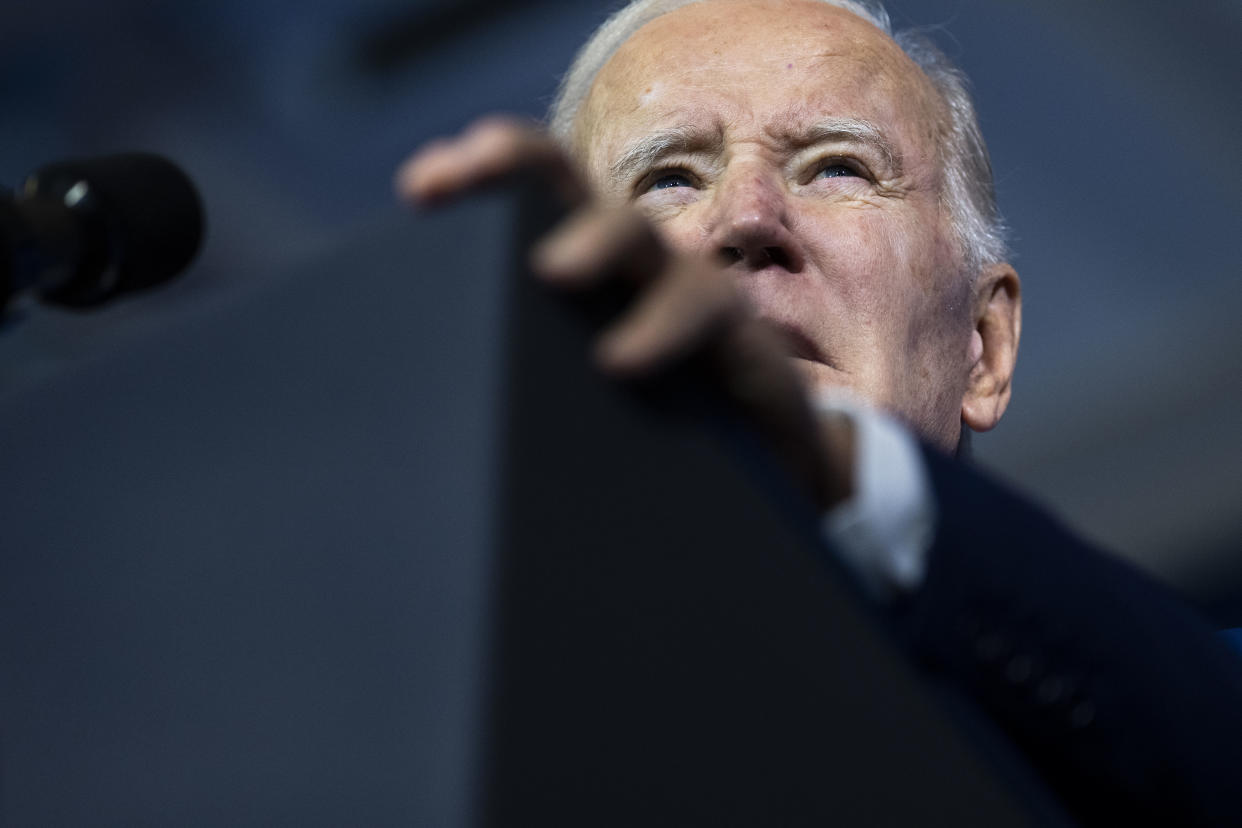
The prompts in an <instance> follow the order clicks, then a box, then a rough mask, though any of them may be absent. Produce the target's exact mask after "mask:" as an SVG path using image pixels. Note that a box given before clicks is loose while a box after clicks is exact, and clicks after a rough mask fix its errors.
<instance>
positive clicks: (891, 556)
mask: <svg viewBox="0 0 1242 828" xmlns="http://www.w3.org/2000/svg"><path fill="white" fill-rule="evenodd" d="M814 402H815V407H816V409H817V411H819V412H820V413H821V414H837V415H839V414H844V415H845V416H848V417H849V418H850V419H851V420H852V421H853V423H854V494H853V495H852V496H851V497H850V498H849V499H848V500H846V501H845V502H844V503H841V504H840V505H838V506H837V507H835V508H834V509H833V510H832V511H831V512H829V513H827V514H826V515H824V517H823V520H822V522H821V527H822V531H823V533H824V537H825V538H826V539H827V540H828V542H829V544H830V545H831V546H832V548H833V549H834V550H835V551H836V552H837V554H838V556H839V557H840V558H841V560H842V561H843V562H844V563H845V565H846V567H847V568H849V569H850V570H851V571H852V572H853V573H854V574H855V575H856V576H857V577H858V579H859V580H860V581H861V582H862V585H863V587H864V589H866V591H867V592H868V593H869V594H870V595H871V597H872V598H874V599H876V600H878V601H881V602H883V603H891V602H892V601H894V600H895V599H896V598H897V597H899V596H900V595H903V594H908V593H912V592H914V591H915V590H917V589H918V588H919V587H920V586H921V585H922V583H923V579H924V577H925V576H926V572H927V554H928V550H929V549H930V548H931V544H932V541H933V539H934V538H935V531H936V506H935V501H934V500H933V498H932V492H931V482H930V481H929V479H928V476H927V469H926V468H925V466H924V464H923V458H922V456H921V454H920V451H919V446H918V442H917V441H916V440H915V438H914V437H913V436H912V435H911V434H910V432H909V431H907V430H906V429H905V428H903V427H902V426H901V425H899V424H898V423H897V422H896V421H894V420H893V419H891V418H890V417H888V416H886V415H884V414H882V413H880V412H878V411H876V410H874V409H871V408H868V407H866V406H865V405H863V404H862V403H860V402H858V401H857V400H856V399H855V398H853V397H852V396H849V395H847V394H845V393H843V392H841V391H838V390H831V391H827V392H824V393H821V394H820V395H819V396H818V397H817V398H816V399H815V401H814Z"/></svg>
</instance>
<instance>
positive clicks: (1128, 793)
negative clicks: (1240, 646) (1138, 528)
mask: <svg viewBox="0 0 1242 828" xmlns="http://www.w3.org/2000/svg"><path fill="white" fill-rule="evenodd" d="M924 455H925V460H926V463H927V469H928V473H929V477H930V480H931V484H932V489H933V491H934V496H935V501H936V507H937V511H938V525H937V529H936V534H935V537H934V540H933V542H932V546H931V548H930V551H929V555H928V560H927V569H926V576H925V580H924V582H923V584H922V587H921V588H919V589H918V590H916V591H915V592H914V593H912V594H910V595H908V596H906V597H905V598H904V599H903V601H902V602H901V603H900V604H899V605H898V606H897V607H894V611H895V613H896V618H897V623H898V627H899V631H900V633H901V635H902V636H903V637H904V638H905V639H906V640H907V643H908V644H909V646H910V647H911V648H912V650H913V652H914V654H915V656H916V658H917V660H918V661H919V662H920V663H921V664H922V665H923V667H924V668H925V669H927V670H929V671H931V672H933V673H935V674H938V675H939V676H940V677H941V678H943V679H944V680H945V681H946V683H948V684H949V685H950V686H952V687H954V688H956V690H958V691H960V692H961V693H962V694H964V695H966V696H967V697H968V698H970V699H971V700H972V701H973V702H974V703H975V704H976V705H978V706H980V707H982V708H983V710H984V711H985V712H986V713H987V714H988V715H989V717H990V718H991V719H992V720H993V721H994V722H996V723H997V724H998V725H999V726H1000V728H1001V729H1002V730H1003V731H1004V732H1005V733H1006V734H1008V736H1009V738H1010V739H1011V740H1012V741H1013V742H1014V743H1015V744H1016V745H1017V746H1018V747H1019V748H1020V749H1021V750H1022V752H1023V753H1024V754H1025V755H1026V756H1027V757H1028V758H1029V759H1030V760H1031V761H1032V764H1033V765H1034V766H1035V768H1036V769H1037V771H1038V772H1039V773H1040V774H1041V775H1042V776H1043V777H1044V778H1045V780H1046V781H1047V782H1048V783H1049V784H1050V786H1051V787H1052V788H1053V789H1054V790H1056V791H1057V792H1058V793H1059V794H1060V795H1061V797H1062V799H1063V801H1064V804H1065V806H1066V807H1067V809H1068V810H1070V811H1071V812H1072V813H1074V814H1075V815H1076V816H1078V817H1079V818H1080V819H1083V820H1084V822H1086V823H1089V824H1095V823H1102V822H1105V821H1106V822H1107V823H1108V824H1143V825H1146V824H1162V825H1174V824H1176V825H1225V824H1230V825H1237V824H1242V794H1240V793H1239V791H1240V790H1242V658H1239V656H1238V654H1237V653H1236V651H1234V650H1233V649H1232V648H1231V647H1229V646H1228V644H1227V643H1226V642H1225V641H1224V640H1223V639H1222V638H1221V637H1220V636H1218V635H1217V634H1216V633H1215V632H1214V631H1213V630H1212V629H1211V628H1210V626H1209V625H1208V624H1207V622H1206V621H1205V620H1204V619H1202V618H1201V617H1199V616H1198V615H1197V614H1196V613H1195V612H1194V611H1193V610H1191V609H1190V608H1189V607H1187V606H1186V605H1185V604H1183V603H1182V602H1181V601H1180V600H1178V599H1177V598H1176V597H1175V596H1174V595H1172V594H1171V593H1170V592H1169V591H1168V590H1167V589H1165V588H1163V587H1161V586H1160V585H1158V584H1156V583H1155V582H1154V581H1152V580H1150V579H1149V578H1147V577H1145V576H1144V575H1142V574H1141V573H1139V572H1138V571H1136V570H1135V569H1133V568H1132V567H1130V566H1128V565H1126V564H1124V563H1122V562H1121V561H1119V560H1117V559H1114V558H1112V557H1110V556H1108V555H1106V554H1103V553H1101V552H1099V551H1097V550H1095V549H1093V548H1091V547H1090V546H1089V545H1087V544H1086V543H1084V542H1083V541H1082V540H1080V539H1078V538H1076V537H1075V536H1074V535H1073V534H1071V533H1070V532H1068V531H1067V530H1065V529H1064V528H1063V527H1062V526H1061V525H1059V524H1058V523H1057V522H1056V521H1055V520H1053V519H1052V518H1050V517H1049V516H1048V515H1046V514H1045V513H1043V512H1042V511H1040V510H1039V509H1037V508H1035V507H1034V506H1032V505H1030V504H1029V503H1028V502H1026V501H1025V500H1023V499H1021V498H1019V497H1017V496H1015V495H1013V494H1011V493H1010V492H1009V491H1007V490H1006V489H1005V488H1004V487H1003V486H1001V485H999V484H997V483H995V482H993V481H990V480H988V479H987V478H986V477H985V476H984V475H982V474H980V473H978V472H976V471H974V470H972V469H968V468H966V467H965V466H963V465H961V464H959V463H957V462H955V461H953V460H950V459H948V458H945V457H943V456H941V455H939V454H937V453H936V452H934V451H932V450H926V449H925V450H924Z"/></svg>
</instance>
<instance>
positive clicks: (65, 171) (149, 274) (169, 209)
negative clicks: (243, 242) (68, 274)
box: [22, 153, 205, 306]
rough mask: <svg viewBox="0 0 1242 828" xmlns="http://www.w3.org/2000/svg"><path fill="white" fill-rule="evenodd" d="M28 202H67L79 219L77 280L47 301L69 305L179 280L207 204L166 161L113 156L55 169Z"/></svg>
mask: <svg viewBox="0 0 1242 828" xmlns="http://www.w3.org/2000/svg"><path fill="white" fill-rule="evenodd" d="M22 197H23V198H25V199H35V198H38V199H51V200H55V201H58V202H61V203H63V204H64V205H65V206H66V207H67V208H68V209H69V210H70V211H71V212H72V213H73V214H74V215H75V217H76V218H77V220H78V226H79V233H80V234H81V241H82V244H81V250H82V252H81V254H80V258H79V263H78V267H77V272H76V274H75V276H74V278H72V279H71V280H69V281H68V282H66V283H64V284H61V285H58V286H56V287H55V288H53V289H51V290H49V291H46V292H45V293H44V298H45V299H47V300H49V301H53V302H57V303H60V304H65V305H74V306H85V305H95V304H99V303H101V302H105V301H107V300H109V299H111V298H112V297H114V296H116V295H117V294H120V293H126V292H129V291H133V290H142V289H144V288H148V287H151V286H153V285H156V284H159V283H160V282H163V281H166V280H168V279H171V278H172V277H173V276H176V275H177V274H178V273H180V272H181V271H182V270H184V269H185V267H186V266H187V265H189V263H190V262H191V261H192V260H193V259H194V256H195V255H196V254H197V253H198V250H199V247H200V246H201V244H202V239H203V231H204V223H205V222H204V215H203V207H202V200H201V199H200V198H199V195H198V191H197V190H196V189H195V187H194V184H193V182H191V181H190V179H189V177H188V176H187V175H186V174H185V173H184V172H182V171H181V169H180V168H179V167H177V166H176V165H175V164H173V163H172V162H171V161H169V160H168V159H166V158H163V157H161V156H159V155H152V154H149V153H126V154H122V155H108V156H102V157H99V158H91V159H85V160H81V161H65V162H59V163H55V164H49V165H47V166H44V167H41V168H39V169H38V170H36V171H35V172H34V173H33V174H32V175H31V176H30V177H29V178H28V179H27V180H26V183H25V187H24V188H23V193H22Z"/></svg>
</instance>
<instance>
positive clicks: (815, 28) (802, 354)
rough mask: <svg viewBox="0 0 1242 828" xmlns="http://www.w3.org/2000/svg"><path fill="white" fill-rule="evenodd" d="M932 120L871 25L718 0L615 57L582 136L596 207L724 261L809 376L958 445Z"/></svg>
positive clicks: (952, 285)
mask: <svg viewBox="0 0 1242 828" xmlns="http://www.w3.org/2000/svg"><path fill="white" fill-rule="evenodd" d="M941 117H942V115H941V109H940V104H939V101H938V99H937V97H936V95H935V92H934V91H933V90H932V89H931V87H930V84H929V82H928V81H927V80H926V78H925V77H924V75H923V74H922V73H921V72H920V70H919V69H918V68H917V67H916V66H915V65H914V64H913V63H912V62H911V61H910V60H909V59H908V58H907V57H906V56H905V55H904V54H903V53H902V52H901V50H900V49H899V48H898V47H897V46H896V44H894V43H893V42H892V41H891V40H889V39H888V38H887V37H886V36H885V35H884V34H882V33H881V32H880V31H879V30H878V29H876V28H874V27H873V26H872V25H871V24H869V23H867V22H866V21H864V20H862V19H860V18H858V17H856V16H854V15H852V14H850V13H848V12H845V11H843V10H841V9H837V8H835V7H832V6H829V5H826V4H824V3H819V2H813V0H714V1H713V2H708V3H697V4H694V5H690V6H686V7H683V8H681V9H678V10H677V11H674V12H672V13H670V14H667V15H664V16H663V17H660V18H657V19H656V20H654V21H652V22H651V23H649V24H647V25H646V26H645V27H643V28H642V29H640V30H639V31H638V32H637V33H636V34H635V35H634V36H633V37H632V38H630V40H629V41H627V42H626V43H625V44H624V45H623V46H622V47H621V49H620V50H618V52H617V53H616V54H615V55H614V56H613V58H612V59H611V60H610V61H609V62H608V64H607V65H606V66H605V67H604V69H603V70H602V71H601V72H600V74H599V77H598V78H597V80H596V83H595V86H594V87H593V89H592V91H591V94H590V96H589V98H588V100H587V102H586V104H585V106H584V107H583V110H582V113H581V115H580V116H579V119H578V121H577V123H576V125H575V136H574V144H575V147H576V151H577V155H578V157H579V160H580V161H582V163H583V164H584V166H585V168H586V170H587V173H588V175H589V177H590V179H591V181H592V183H593V184H594V185H595V186H596V188H597V189H598V191H599V192H601V193H602V194H603V195H604V197H605V198H606V199H608V200H610V201H615V202H630V203H633V204H635V205H636V206H638V207H639V208H640V209H641V210H642V211H643V212H644V213H646V214H647V215H648V216H649V217H650V218H651V220H652V221H653V222H654V223H655V225H656V226H657V228H658V229H659V231H660V232H661V234H662V235H663V236H664V238H665V239H666V240H667V242H668V243H670V244H671V245H673V246H674V247H676V248H679V249H682V250H686V251H697V252H700V253H710V254H718V255H720V256H721V257H722V259H721V261H722V262H724V263H726V264H724V265H722V266H723V267H725V268H727V272H728V273H730V274H732V275H733V276H734V277H735V279H736V281H737V284H738V286H739V287H740V290H741V292H742V293H743V295H744V296H746V297H747V298H748V299H749V301H750V302H751V303H752V304H753V306H754V308H755V309H756V311H757V312H758V313H759V315H760V316H762V317H764V318H765V319H768V320H770V321H771V322H772V323H774V324H775V325H776V326H777V327H778V328H779V329H780V330H781V331H782V332H784V333H785V334H787V335H788V341H789V344H790V353H791V355H792V357H793V358H794V359H795V361H796V364H797V366H798V368H799V370H800V371H801V372H802V373H803V375H804V376H805V377H806V378H807V380H808V381H809V382H810V383H811V384H812V386H813V387H815V388H822V387H827V386H844V387H846V388H849V389H851V390H852V391H854V392H855V393H857V394H858V395H860V396H861V397H863V398H864V399H867V400H869V401H871V402H872V403H874V404H876V405H878V406H880V407H882V408H885V409H887V410H889V411H891V412H893V413H895V414H897V415H898V416H900V417H901V418H903V419H905V420H906V421H907V422H909V423H910V424H911V425H912V426H914V427H915V428H916V429H918V430H919V431H921V432H922V433H923V434H925V435H926V436H927V437H929V438H930V439H932V440H933V441H934V442H937V443H939V444H941V445H943V446H946V447H951V446H953V445H954V444H956V441H957V436H958V430H959V424H960V420H961V413H960V412H961V406H962V400H963V394H964V393H965V391H966V389H967V384H968V377H969V374H970V357H969V356H968V353H969V351H970V349H971V335H972V330H973V322H972V310H971V308H972V295H971V280H970V275H969V274H966V273H964V272H963V270H962V259H961V255H960V252H959V251H958V248H957V245H956V244H955V242H954V240H953V238H954V237H953V233H952V229H951V225H950V220H949V216H948V214H947V211H946V210H945V209H944V208H943V206H942V204H941V192H942V184H941V178H942V175H941V169H940V164H939V160H938V156H937V153H936V143H937V136H938V130H939V124H940V122H941V120H940V119H941Z"/></svg>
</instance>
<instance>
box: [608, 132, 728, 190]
mask: <svg viewBox="0 0 1242 828" xmlns="http://www.w3.org/2000/svg"><path fill="white" fill-rule="evenodd" d="M723 148H724V131H723V130H722V129H720V128H716V129H710V130H704V129H702V128H701V127H694V126H675V127H669V128H667V129H659V130H656V131H655V132H652V133H650V134H648V135H645V136H643V137H642V138H639V139H638V140H637V141H635V142H634V143H632V144H630V145H629V146H628V147H626V149H625V151H624V152H623V153H621V156H620V157H619V158H618V159H617V160H616V161H613V162H612V164H610V165H609V167H608V176H609V178H610V179H611V180H612V181H613V182H616V183H622V182H625V181H628V180H629V179H630V178H631V177H632V176H633V175H634V174H636V173H637V172H640V171H642V170H645V169H647V168H648V167H651V166H653V165H654V164H655V163H656V162H657V161H659V160H660V159H661V158H663V157H664V156H666V155H676V154H678V153H688V152H708V153H713V152H715V153H718V152H720V151H721V150H722V149H723Z"/></svg>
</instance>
